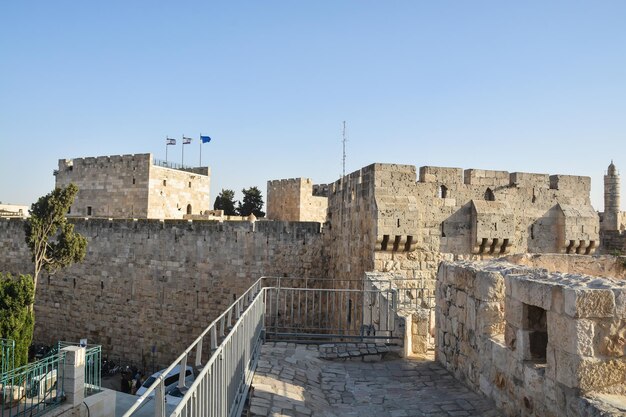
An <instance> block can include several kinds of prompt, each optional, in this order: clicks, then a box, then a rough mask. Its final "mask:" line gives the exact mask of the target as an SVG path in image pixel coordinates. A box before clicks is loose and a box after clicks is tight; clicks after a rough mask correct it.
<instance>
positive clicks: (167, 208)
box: [55, 153, 212, 219]
mask: <svg viewBox="0 0 626 417" xmlns="http://www.w3.org/2000/svg"><path fill="white" fill-rule="evenodd" d="M174 166H175V165H174V164H165V163H163V162H160V161H157V160H155V159H153V157H152V154H149V153H147V154H137V155H114V156H99V157H96V158H74V159H60V160H59V168H58V170H56V171H55V176H56V186H57V187H65V186H67V185H68V184H70V183H74V184H76V185H77V186H78V188H79V192H78V196H77V197H76V200H75V202H74V204H73V205H72V207H71V209H70V212H69V213H68V217H90V216H91V217H105V218H126V219H132V218H135V219H182V218H183V216H184V215H186V214H199V213H200V212H202V211H204V210H210V209H211V208H212V203H211V201H210V198H209V192H210V172H209V168H208V167H199V168H180V169H174V168H170V167H174Z"/></svg>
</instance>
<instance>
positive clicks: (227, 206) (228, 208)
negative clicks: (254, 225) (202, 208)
mask: <svg viewBox="0 0 626 417" xmlns="http://www.w3.org/2000/svg"><path fill="white" fill-rule="evenodd" d="M213 209H214V210H224V214H225V215H227V216H234V215H236V214H237V211H236V209H235V192H234V191H233V190H228V189H226V190H225V189H223V188H222V191H221V192H220V193H219V195H218V196H217V197H215V203H214V204H213Z"/></svg>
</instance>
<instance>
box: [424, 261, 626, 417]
mask: <svg viewBox="0 0 626 417" xmlns="http://www.w3.org/2000/svg"><path fill="white" fill-rule="evenodd" d="M437 278H438V282H437V307H436V320H437V338H436V358H437V360H438V361H439V362H440V363H441V364H442V365H444V366H445V367H446V368H447V369H448V370H450V371H451V372H452V373H453V374H454V375H455V376H456V377H457V378H458V379H460V380H462V381H464V382H465V383H467V384H468V385H469V386H471V387H473V388H474V389H475V390H476V391H480V392H482V393H483V394H485V395H486V396H488V397H490V398H492V399H493V400H494V401H495V403H496V405H497V406H498V408H500V409H502V410H503V411H504V412H505V413H506V414H507V415H509V416H558V417H561V416H563V417H564V416H600V415H623V413H626V405H625V404H624V403H622V404H621V405H620V404H619V401H618V404H617V405H616V404H615V403H611V404H607V403H606V401H603V400H602V398H603V397H602V395H605V394H603V393H606V392H615V391H618V392H621V393H623V392H624V388H625V387H626V385H625V384H626V281H623V280H618V279H613V278H600V277H593V276H585V275H578V274H566V273H557V272H548V271H547V270H545V269H533V268H528V267H524V266H518V265H514V264H510V263H507V262H504V261H491V262H475V263H470V262H453V263H449V262H444V263H442V265H441V267H440V269H439V273H438V277H437ZM461 293H463V296H459V294H461ZM606 410H619V412H618V413H617V414H602V413H603V412H606ZM611 412H613V411H611Z"/></svg>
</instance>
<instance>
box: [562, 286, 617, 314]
mask: <svg viewBox="0 0 626 417" xmlns="http://www.w3.org/2000/svg"><path fill="white" fill-rule="evenodd" d="M563 302H564V311H565V314H567V315H568V316H570V317H576V318H578V317H612V316H613V315H614V314H615V295H614V294H613V291H611V290H610V289H595V288H585V289H580V288H576V289H574V288H564V289H563Z"/></svg>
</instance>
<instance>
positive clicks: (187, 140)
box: [183, 136, 191, 145]
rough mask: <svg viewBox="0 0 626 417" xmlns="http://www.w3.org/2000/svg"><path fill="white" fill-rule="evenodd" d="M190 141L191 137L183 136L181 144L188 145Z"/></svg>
mask: <svg viewBox="0 0 626 417" xmlns="http://www.w3.org/2000/svg"><path fill="white" fill-rule="evenodd" d="M190 143H191V138H186V137H184V136H183V145H189V144H190Z"/></svg>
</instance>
